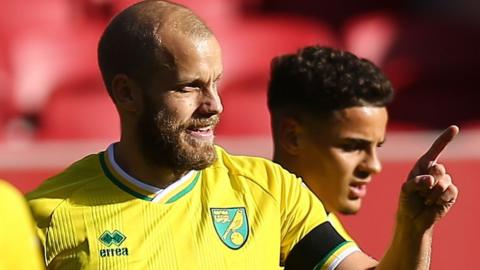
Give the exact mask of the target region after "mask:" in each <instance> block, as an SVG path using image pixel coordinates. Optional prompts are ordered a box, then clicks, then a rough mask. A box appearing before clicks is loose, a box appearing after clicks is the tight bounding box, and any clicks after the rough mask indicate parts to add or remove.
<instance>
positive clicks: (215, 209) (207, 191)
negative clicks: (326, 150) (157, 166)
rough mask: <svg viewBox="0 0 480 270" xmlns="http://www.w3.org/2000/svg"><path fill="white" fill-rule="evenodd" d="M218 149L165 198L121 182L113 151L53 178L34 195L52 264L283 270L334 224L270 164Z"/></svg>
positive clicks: (302, 190) (32, 200)
mask: <svg viewBox="0 0 480 270" xmlns="http://www.w3.org/2000/svg"><path fill="white" fill-rule="evenodd" d="M217 154H218V160H217V161H216V162H215V163H214V164H213V165H212V166H210V167H208V168H207V169H204V170H202V171H201V172H195V173H192V174H191V176H190V177H189V178H188V179H185V181H184V182H182V184H180V185H179V186H178V187H175V188H173V189H171V190H170V191H169V193H168V194H166V195H165V194H164V199H162V200H158V201H156V200H155V197H156V196H160V195H157V193H159V194H161V192H160V191H159V192H153V191H151V190H150V191H148V190H147V189H144V190H142V188H141V187H138V186H137V187H132V186H131V185H132V183H131V182H128V183H127V182H125V181H126V180H125V179H121V178H122V176H121V173H120V172H118V171H114V170H115V168H114V166H113V165H112V161H111V160H109V158H108V153H107V154H106V152H102V153H99V154H95V155H90V156H87V157H85V158H84V159H82V160H80V161H78V162H76V163H75V164H73V165H72V166H70V167H69V168H68V169H66V170H65V171H64V172H63V173H61V174H59V175H57V176H55V177H53V178H51V179H49V180H47V181H46V182H45V183H44V184H42V186H41V187H40V188H38V189H37V190H35V191H34V192H32V193H31V194H29V195H28V200H29V203H30V206H31V208H32V211H33V213H34V217H35V219H36V221H37V225H38V232H39V235H40V238H41V240H42V243H43V245H44V248H45V250H46V261H47V264H48V268H49V269H78V268H82V269H209V270H214V269H222V270H224V269H278V268H279V263H280V261H282V260H284V259H285V258H286V256H287V255H288V253H289V252H290V250H291V249H292V248H293V247H294V245H295V244H296V243H297V242H298V241H299V240H300V239H301V238H302V237H303V236H305V235H306V234H307V233H308V232H309V231H310V230H312V229H313V228H314V227H316V226H317V225H319V224H321V223H323V222H326V221H327V215H326V213H325V210H324V208H323V206H322V205H321V203H320V202H319V201H318V200H317V199H316V198H315V197H314V195H313V194H312V193H311V192H309V191H308V189H307V188H305V187H303V186H302V185H301V180H300V179H298V178H296V177H295V176H294V175H292V174H290V173H288V172H287V171H285V170H283V169H282V168H281V167H280V166H278V165H276V164H274V163H272V162H270V161H267V160H264V159H260V158H252V157H241V156H232V155H229V154H227V153H226V152H225V151H224V150H223V149H221V148H219V147H217ZM165 198H166V199H165ZM229 214H230V216H229ZM226 225H228V228H227V227H226ZM246 225H248V226H246ZM217 226H220V227H221V226H225V227H224V229H225V230H224V231H222V230H220V231H217V230H216V228H217ZM242 226H243V227H242ZM245 226H246V227H245ZM242 228H247V229H246V231H242ZM245 232H246V233H245ZM112 239H113V240H112ZM227 242H228V243H230V245H232V243H233V245H234V247H233V248H232V247H231V246H228V245H227ZM235 245H237V246H235Z"/></svg>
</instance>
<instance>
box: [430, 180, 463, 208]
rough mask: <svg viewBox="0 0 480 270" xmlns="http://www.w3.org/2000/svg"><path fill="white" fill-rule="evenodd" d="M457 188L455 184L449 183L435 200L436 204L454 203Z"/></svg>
mask: <svg viewBox="0 0 480 270" xmlns="http://www.w3.org/2000/svg"><path fill="white" fill-rule="evenodd" d="M457 197H458V188H457V187H456V186H455V185H453V184H452V185H450V186H449V187H448V188H447V190H445V192H443V193H442V196H440V198H438V199H437V201H436V202H435V204H436V205H446V204H454V203H455V202H456V201H457Z"/></svg>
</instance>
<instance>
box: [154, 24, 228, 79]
mask: <svg viewBox="0 0 480 270" xmlns="http://www.w3.org/2000/svg"><path fill="white" fill-rule="evenodd" d="M163 42H164V44H165V47H166V49H167V51H169V53H170V54H171V56H172V58H173V61H174V71H175V75H176V79H177V81H179V82H182V81H193V80H205V81H208V80H211V79H212V77H217V76H219V75H220V74H221V73H222V71H223V65H222V54H221V48H220V45H219V44H218V42H217V40H216V38H215V37H214V36H210V37H206V38H205V37H198V38H195V37H188V36H186V35H183V34H179V33H171V34H166V35H165V36H164V40H163Z"/></svg>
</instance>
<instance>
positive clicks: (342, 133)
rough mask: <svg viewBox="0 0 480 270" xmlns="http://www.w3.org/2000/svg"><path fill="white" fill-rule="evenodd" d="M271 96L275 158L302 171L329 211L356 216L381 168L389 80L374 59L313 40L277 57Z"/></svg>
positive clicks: (269, 94)
mask: <svg viewBox="0 0 480 270" xmlns="http://www.w3.org/2000/svg"><path fill="white" fill-rule="evenodd" d="M268 96H269V99H268V104H269V108H270V112H271V116H272V131H273V137H274V157H273V160H274V161H275V162H277V163H279V164H281V165H282V166H283V167H284V168H286V169H288V170H289V171H291V172H294V173H295V174H296V175H298V176H301V177H302V178H303V179H304V181H305V182H306V184H307V185H308V187H309V188H310V189H311V190H312V191H314V193H315V194H316V195H317V196H318V197H319V198H320V199H321V200H322V203H323V204H324V206H325V208H326V210H327V211H328V212H335V213H342V214H355V213H356V212H357V211H358V210H359V209H360V207H361V203H362V198H363V197H364V196H365V195H366V193H367V185H368V183H369V182H370V181H371V177H372V176H373V175H374V174H376V173H378V172H380V171H381V168H382V167H381V164H380V161H379V160H378V156H377V148H378V147H380V146H381V145H382V144H383V142H384V140H385V129H386V125H387V119H388V116H387V109H386V105H387V104H388V103H389V102H390V101H391V99H392V97H393V89H392V85H391V84H390V82H389V81H388V79H387V78H386V77H385V76H384V75H383V74H382V72H381V71H380V70H379V69H378V68H377V67H376V66H375V65H374V64H372V63H371V62H369V61H368V60H365V59H359V58H357V57H356V56H355V55H353V54H351V53H349V52H344V51H341V50H336V49H333V48H327V47H319V46H312V47H305V48H303V49H301V50H299V51H298V53H297V54H288V55H283V56H280V57H277V58H276V59H274V61H273V62H272V71H271V81H270V84H269V92H268Z"/></svg>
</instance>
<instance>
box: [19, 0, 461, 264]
mask: <svg viewBox="0 0 480 270" xmlns="http://www.w3.org/2000/svg"><path fill="white" fill-rule="evenodd" d="M99 64H100V69H101V72H102V75H103V78H104V81H105V85H106V88H107V90H108V92H109V94H110V96H111V97H112V100H113V102H114V103H115V105H116V108H117V110H118V112H119V115H120V120H121V138H120V141H119V142H118V143H114V144H112V145H110V146H109V147H108V148H107V149H106V150H105V151H104V152H101V153H99V154H95V155H90V156H87V157H85V158H84V159H82V160H80V161H78V162H76V163H74V164H73V165H72V166H70V167H69V168H68V169H66V170H65V171H64V172H63V173H61V174H59V175H57V176H55V177H53V178H51V179H49V180H47V181H46V182H45V183H44V184H43V185H42V186H41V187H40V188H39V189H37V190H36V191H34V192H32V193H31V194H29V196H28V198H29V203H30V206H31V208H32V210H33V212H34V216H35V219H36V221H37V226H38V231H39V235H40V238H41V240H42V243H43V245H44V248H45V250H46V258H45V260H46V262H47V267H48V268H51V269H53V268H55V269H57V268H58V269H78V268H87V269H107V268H112V269H127V268H128V269H276V268H279V265H286V268H292V269H313V268H314V267H317V268H321V267H324V268H335V267H336V266H338V268H337V269H367V268H368V267H371V266H374V265H376V262H375V261H373V260H372V259H370V258H369V257H368V256H366V255H365V254H363V253H361V252H360V251H359V250H358V248H357V247H356V245H355V244H354V243H353V242H351V241H349V239H348V237H347V236H345V235H344V234H343V233H342V232H341V231H340V232H338V231H337V230H336V228H335V226H334V225H332V224H331V223H329V222H328V221H327V215H326V212H325V210H324V208H323V206H322V204H321V203H320V202H319V201H318V200H317V199H316V198H315V196H314V195H313V194H312V193H310V192H309V191H308V189H306V188H304V187H303V186H302V184H301V181H300V180H299V179H298V178H296V177H295V176H293V175H292V174H289V173H288V172H287V171H285V170H283V169H281V167H280V166H278V165H275V164H274V163H271V162H269V161H266V160H263V159H258V158H250V157H237V156H232V155H229V154H227V153H226V152H225V151H224V150H223V149H221V148H219V147H216V146H214V144H213V137H214V134H213V131H214V128H215V125H216V124H217V122H218V120H219V115H220V113H221V112H222V109H223V108H222V105H221V102H220V98H219V96H218V91H217V82H218V80H219V78H220V76H221V74H222V63H221V52H220V46H219V44H218V42H217V40H216V39H215V37H214V36H213V34H212V33H211V31H210V30H209V29H208V28H207V27H206V26H205V25H204V23H203V22H201V21H200V19H199V18H197V17H196V16H195V15H194V14H193V13H192V12H191V11H190V10H188V9H186V8H184V7H182V6H178V5H175V4H172V3H168V2H164V1H144V2H140V3H138V4H135V5H133V6H131V7H129V8H127V9H126V10H124V11H123V12H121V13H120V14H119V15H117V16H116V17H115V18H114V19H113V20H112V21H111V23H110V24H109V26H108V27H107V29H106V30H105V32H104V34H103V35H102V38H101V40H100V44H99ZM453 135H454V134H453V132H446V133H445V134H443V135H442V136H441V137H440V138H439V140H438V144H439V145H437V146H436V147H434V150H433V151H434V152H435V153H437V152H439V151H441V149H443V147H444V146H445V145H446V143H447V142H448V141H449V140H450V139H451V138H452V137H453ZM417 167H418V166H417ZM425 171H426V170H425V169H422V171H421V172H417V173H416V174H415V175H414V176H417V175H420V174H421V173H425ZM414 176H412V178H414ZM428 177H429V180H431V181H433V178H435V179H436V180H437V181H438V182H444V179H445V178H447V176H446V174H445V173H443V174H441V173H438V174H435V175H430V176H428ZM415 179H416V178H415ZM423 182H425V181H423ZM423 182H421V183H420V184H419V185H420V186H419V185H417V184H416V182H414V181H411V182H410V183H412V184H410V185H409V187H411V188H415V187H417V186H418V187H419V188H421V187H422V186H421V184H422V183H423ZM432 185H433V183H432ZM422 189H425V188H422ZM442 194H443V193H442ZM442 194H438V195H436V197H438V196H440V195H442ZM447 197H448V198H447V199H449V200H450V199H451V198H455V197H456V193H455V194H451V193H449V194H448V196H447ZM401 229H402V232H403V233H408V234H410V233H412V236H410V237H407V238H408V239H409V241H406V242H405V244H407V245H409V246H406V245H404V244H403V242H402V241H396V242H395V243H396V245H395V246H394V248H393V249H392V252H391V253H392V256H390V261H388V260H386V261H385V262H382V263H384V264H385V265H384V266H381V267H383V269H392V268H391V266H392V265H400V262H402V264H403V265H404V266H403V268H401V269H415V268H413V267H411V266H412V265H413V264H416V262H417V261H418V256H417V255H419V254H420V255H422V254H423V253H421V252H418V250H417V249H415V248H414V249H412V244H416V245H417V246H418V247H420V245H423V244H424V242H423V241H422V240H423V237H421V236H420V237H417V236H418V235H417V234H413V232H416V230H414V229H413V228H411V227H408V226H401ZM422 250H423V246H422ZM400 258H401V259H400ZM389 267H390V268H389Z"/></svg>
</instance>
